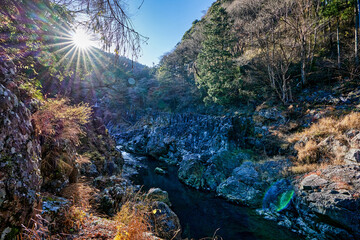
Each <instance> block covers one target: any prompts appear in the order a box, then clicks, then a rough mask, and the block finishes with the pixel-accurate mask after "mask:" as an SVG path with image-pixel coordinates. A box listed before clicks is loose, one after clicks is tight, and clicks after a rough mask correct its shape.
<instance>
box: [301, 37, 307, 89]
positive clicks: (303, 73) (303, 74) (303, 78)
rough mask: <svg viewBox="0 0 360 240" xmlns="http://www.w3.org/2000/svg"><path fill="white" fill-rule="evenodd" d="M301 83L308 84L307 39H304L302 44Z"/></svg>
mask: <svg viewBox="0 0 360 240" xmlns="http://www.w3.org/2000/svg"><path fill="white" fill-rule="evenodd" d="M301 83H302V85H303V86H304V85H306V84H307V79H306V45H305V39H304V37H302V43H301Z"/></svg>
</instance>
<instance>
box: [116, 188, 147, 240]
mask: <svg viewBox="0 0 360 240" xmlns="http://www.w3.org/2000/svg"><path fill="white" fill-rule="evenodd" d="M150 214H151V209H150V201H149V199H148V198H147V197H146V196H145V195H144V194H142V193H141V192H138V193H136V194H132V193H128V194H127V196H126V197H125V200H124V203H123V204H122V206H121V209H120V211H119V212H118V213H117V214H116V217H115V221H116V226H117V234H116V237H115V238H114V239H115V240H147V239H151V236H150V235H147V234H145V233H146V232H149V231H150V229H151V224H150V217H149V215H150Z"/></svg>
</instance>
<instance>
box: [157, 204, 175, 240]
mask: <svg viewBox="0 0 360 240" xmlns="http://www.w3.org/2000/svg"><path fill="white" fill-rule="evenodd" d="M151 208H152V212H151V215H150V221H151V225H152V227H153V230H154V233H155V235H156V236H158V237H160V238H164V239H175V240H180V239H181V225H180V221H179V218H178V217H177V216H176V214H175V213H174V212H173V211H172V210H171V209H170V207H169V206H168V205H166V204H165V203H163V202H154V203H153V204H152V206H151Z"/></svg>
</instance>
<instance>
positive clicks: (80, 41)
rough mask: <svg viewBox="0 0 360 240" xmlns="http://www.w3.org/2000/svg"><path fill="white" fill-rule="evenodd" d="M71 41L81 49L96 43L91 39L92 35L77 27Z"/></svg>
mask: <svg viewBox="0 0 360 240" xmlns="http://www.w3.org/2000/svg"><path fill="white" fill-rule="evenodd" d="M71 41H72V42H73V44H74V45H75V46H76V47H78V48H81V49H88V48H89V47H91V46H93V45H94V42H93V41H91V38H90V35H89V34H87V33H86V31H84V30H83V29H77V30H76V31H75V32H74V33H73V34H72V36H71Z"/></svg>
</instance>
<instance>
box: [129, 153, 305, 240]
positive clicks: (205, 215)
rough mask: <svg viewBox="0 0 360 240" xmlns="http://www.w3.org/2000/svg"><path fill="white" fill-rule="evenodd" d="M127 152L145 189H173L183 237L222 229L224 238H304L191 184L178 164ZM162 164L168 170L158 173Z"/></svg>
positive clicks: (172, 197)
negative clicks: (181, 176) (186, 182)
mask: <svg viewBox="0 0 360 240" xmlns="http://www.w3.org/2000/svg"><path fill="white" fill-rule="evenodd" d="M123 155H124V159H125V162H126V164H130V165H132V166H136V167H137V174H135V175H133V176H132V177H131V180H133V181H134V183H135V184H139V185H143V189H144V190H148V189H150V188H153V187H159V188H161V189H162V190H165V191H167V192H168V193H169V198H170V201H171V203H172V207H171V209H172V210H173V211H174V212H175V213H176V214H177V216H178V217H179V219H180V223H181V226H182V228H183V234H182V237H183V238H186V237H187V238H195V239H200V238H204V237H211V236H213V234H214V233H215V232H216V230H217V229H218V231H217V235H219V236H221V237H222V238H223V239H224V240H250V239H251V240H254V239H274V240H282V239H300V237H299V236H298V235H296V234H294V233H292V232H291V231H289V230H288V229H286V228H283V227H281V226H278V225H277V224H276V223H274V222H271V221H267V220H265V219H263V218H262V217H260V216H257V215H256V214H255V212H254V211H253V210H251V209H249V208H246V207H241V206H237V205H234V204H231V203H228V202H227V201H225V200H224V199H220V198H216V197H215V196H214V194H212V193H207V192H201V191H197V190H195V189H192V188H189V187H187V186H186V185H184V184H182V183H181V182H180V181H179V179H178V178H177V168H176V167H174V166H167V165H165V164H163V163H161V162H158V161H154V160H152V159H150V158H147V157H136V156H134V155H131V154H128V153H123ZM129 161H130V162H131V163H129ZM158 166H160V167H163V168H165V169H166V171H167V174H166V175H158V174H155V173H154V169H155V168H156V167H158ZM124 172H126V168H125V170H124Z"/></svg>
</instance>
